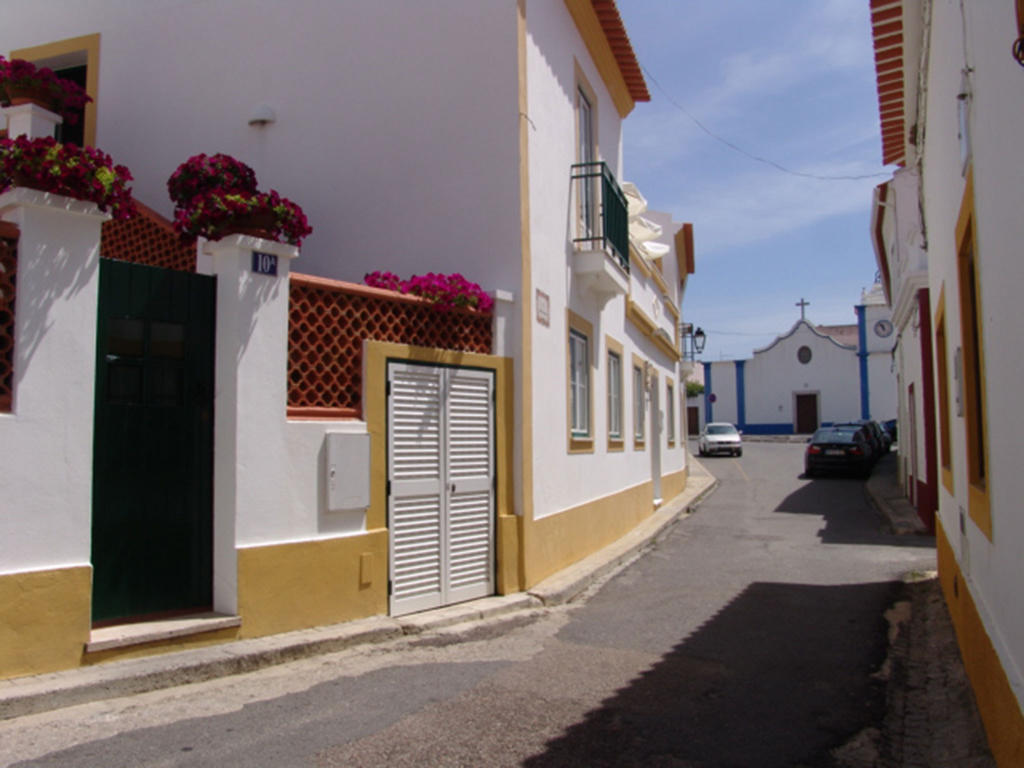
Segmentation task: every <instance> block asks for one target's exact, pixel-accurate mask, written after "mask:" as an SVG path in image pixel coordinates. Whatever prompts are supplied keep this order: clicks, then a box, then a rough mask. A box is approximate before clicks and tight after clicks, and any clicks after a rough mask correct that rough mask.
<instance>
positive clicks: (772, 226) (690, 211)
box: [658, 166, 878, 255]
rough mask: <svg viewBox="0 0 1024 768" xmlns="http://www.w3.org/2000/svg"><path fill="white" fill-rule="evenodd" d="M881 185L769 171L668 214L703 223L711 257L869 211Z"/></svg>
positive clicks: (695, 195) (831, 170) (707, 192)
mask: <svg viewBox="0 0 1024 768" xmlns="http://www.w3.org/2000/svg"><path fill="white" fill-rule="evenodd" d="M871 170H873V169H865V168H863V167H859V166H832V167H819V168H816V169H814V170H813V171H812V172H815V173H822V174H828V175H859V174H862V173H865V172H870V171H871ZM877 183H878V180H871V179H867V180H862V181H843V182H835V181H832V182H823V181H813V180H810V179H805V178H801V177H796V176H791V175H786V174H783V173H780V172H778V171H775V170H771V169H765V170H764V171H751V172H749V173H746V174H743V175H741V176H736V177H734V178H730V179H727V180H722V181H719V182H716V183H712V184H711V185H702V186H701V188H699V189H689V190H687V191H686V193H685V194H684V196H683V197H682V198H677V199H676V200H675V201H674V202H673V203H672V204H670V205H669V206H668V209H669V210H670V211H671V212H672V214H673V217H674V218H675V219H676V220H677V221H693V222H697V223H699V231H700V243H701V253H702V254H705V255H710V254H713V253H715V252H716V251H719V250H723V249H725V248H730V247H735V246H739V245H746V244H749V243H754V242H757V241H759V240H765V239H768V238H771V237H776V236H778V235H781V234H784V233H786V232H791V231H794V230H798V229H802V228H804V227H808V226H810V225H812V224H815V223H817V222H819V221H821V220H823V219H827V218H829V217H832V216H838V215H842V214H848V213H854V212H857V211H866V210H867V209H868V206H869V205H870V201H871V189H872V188H873V187H874V186H875V185H876V184H877ZM658 205H659V207H660V206H661V204H660V203H658ZM865 237H866V235H865Z"/></svg>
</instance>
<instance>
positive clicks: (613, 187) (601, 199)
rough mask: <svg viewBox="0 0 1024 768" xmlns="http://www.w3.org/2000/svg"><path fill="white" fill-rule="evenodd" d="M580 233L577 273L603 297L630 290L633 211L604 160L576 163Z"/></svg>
mask: <svg viewBox="0 0 1024 768" xmlns="http://www.w3.org/2000/svg"><path fill="white" fill-rule="evenodd" d="M571 179H572V184H573V191H574V193H575V196H576V211H577V214H578V225H577V231H578V236H577V237H574V238H573V241H572V242H573V246H574V248H575V251H576V252H575V253H574V254H573V267H572V268H573V273H574V274H575V275H577V276H578V277H580V278H581V280H582V281H583V283H584V284H585V285H587V286H588V287H589V288H590V289H591V290H592V291H593V292H594V293H595V294H597V295H598V296H599V297H602V298H604V300H606V301H607V299H609V298H611V297H612V296H615V295H624V294H626V293H628V292H629V214H628V209H627V205H626V197H625V195H624V194H623V193H622V189H620V187H619V184H618V182H617V181H616V180H615V176H614V174H612V172H611V170H609V168H608V166H607V164H605V163H603V162H594V163H576V164H575V165H573V166H572V175H571Z"/></svg>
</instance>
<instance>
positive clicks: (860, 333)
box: [854, 304, 871, 419]
mask: <svg viewBox="0 0 1024 768" xmlns="http://www.w3.org/2000/svg"><path fill="white" fill-rule="evenodd" d="M854 309H855V310H856V311H857V357H859V358H860V417H861V418H862V419H870V418H871V392H870V391H869V389H868V327H867V316H866V314H865V311H864V310H865V307H864V305H863V304H858V305H857V306H856V307H854Z"/></svg>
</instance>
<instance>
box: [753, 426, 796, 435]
mask: <svg viewBox="0 0 1024 768" xmlns="http://www.w3.org/2000/svg"><path fill="white" fill-rule="evenodd" d="M742 429H743V434H745V435H792V434H793V425H792V424H746V425H744V426H743V428H742Z"/></svg>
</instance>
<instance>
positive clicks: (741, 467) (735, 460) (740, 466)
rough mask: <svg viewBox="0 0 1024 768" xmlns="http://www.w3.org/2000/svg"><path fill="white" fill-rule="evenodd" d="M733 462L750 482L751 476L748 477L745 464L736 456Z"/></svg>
mask: <svg viewBox="0 0 1024 768" xmlns="http://www.w3.org/2000/svg"><path fill="white" fill-rule="evenodd" d="M733 463H734V464H735V465H736V469H738V470H739V471H740V474H741V475H743V479H744V480H746V481H747V482H748V483H749V482H750V477H748V476H747V473H746V472H744V471H743V465H742V464H740V460H739V459H736V458H734V459H733Z"/></svg>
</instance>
